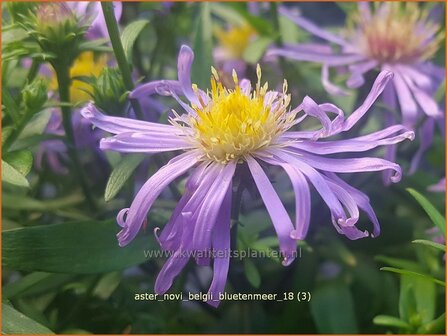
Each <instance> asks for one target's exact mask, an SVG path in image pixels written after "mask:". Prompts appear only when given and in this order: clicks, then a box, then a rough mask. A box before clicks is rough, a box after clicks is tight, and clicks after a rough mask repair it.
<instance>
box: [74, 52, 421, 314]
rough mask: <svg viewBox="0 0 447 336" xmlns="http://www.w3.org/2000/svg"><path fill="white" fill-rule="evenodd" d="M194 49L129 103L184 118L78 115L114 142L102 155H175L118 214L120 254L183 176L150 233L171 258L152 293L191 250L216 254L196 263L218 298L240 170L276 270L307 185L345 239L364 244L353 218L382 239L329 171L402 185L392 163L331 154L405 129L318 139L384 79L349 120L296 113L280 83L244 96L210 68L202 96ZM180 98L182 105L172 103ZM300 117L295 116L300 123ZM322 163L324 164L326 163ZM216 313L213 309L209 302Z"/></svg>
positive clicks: (329, 109)
mask: <svg viewBox="0 0 447 336" xmlns="http://www.w3.org/2000/svg"><path fill="white" fill-rule="evenodd" d="M193 59H194V54H193V52H192V50H191V49H190V48H189V47H187V46H182V48H181V50H180V53H179V57H178V80H160V81H154V82H149V83H146V84H144V85H141V86H140V87H138V88H137V89H136V90H134V91H133V92H132V93H131V94H130V97H131V98H138V97H144V96H146V95H147V94H148V95H152V94H153V93H154V92H155V93H158V94H160V95H164V96H172V97H173V98H174V99H175V100H176V101H177V102H178V104H179V105H180V106H181V107H182V108H183V109H184V111H185V113H182V114H178V113H177V112H175V117H174V118H171V119H170V122H171V125H166V124H159V123H152V122H145V121H138V120H131V119H127V118H120V117H111V116H107V115H105V114H103V113H101V112H100V111H99V110H98V109H97V108H96V107H95V106H94V105H93V104H90V105H88V106H86V107H85V108H84V109H83V110H82V115H83V116H84V117H85V118H87V119H88V120H89V121H90V122H91V123H92V124H93V125H95V126H96V127H98V128H100V129H103V130H105V131H107V132H109V133H112V134H115V135H114V136H112V137H108V138H104V139H102V140H101V142H100V148H101V149H103V150H114V151H118V152H123V153H134V152H142V153H159V152H167V151H183V153H181V154H178V155H177V156H176V157H174V158H173V159H172V160H171V161H169V162H168V163H167V164H166V165H165V166H164V167H162V168H160V169H159V170H158V171H157V172H156V173H155V174H154V175H152V177H150V178H149V180H148V181H147V182H146V183H145V184H144V185H143V187H142V188H141V190H140V191H139V192H138V194H137V195H136V196H135V199H134V201H133V202H132V204H131V206H130V208H126V209H123V210H121V211H120V212H119V214H118V216H117V222H118V224H119V225H120V226H121V227H122V230H121V231H120V232H119V233H118V241H119V245H120V246H126V245H127V244H129V243H130V242H131V241H132V240H133V239H134V238H135V236H136V235H137V234H138V232H139V231H140V229H141V227H142V225H143V223H144V222H145V220H146V217H147V214H148V212H149V211H150V209H151V207H152V205H153V204H154V201H155V200H156V199H157V197H158V196H159V195H160V193H161V192H162V191H163V189H165V188H166V187H167V186H168V184H169V183H171V182H172V181H174V180H175V179H177V178H178V177H180V176H182V175H184V174H186V173H187V172H188V171H191V174H190V176H189V177H188V178H187V182H186V186H185V192H184V194H183V196H182V198H181V200H180V201H179V203H178V204H177V206H176V208H175V210H174V212H173V214H172V216H171V218H170V220H169V222H168V223H167V224H166V226H165V227H164V228H163V230H162V231H161V233H160V234H159V235H158V237H157V238H158V241H159V243H160V245H161V247H162V248H163V249H165V250H169V251H171V252H172V253H173V254H172V256H171V257H170V258H169V259H168V260H167V261H166V263H165V265H164V266H163V268H162V270H161V271H160V273H159V275H158V277H157V280H156V283H155V291H156V292H157V293H165V292H166V291H167V290H169V288H170V287H171V285H172V282H173V281H174V278H175V277H176V276H177V275H178V274H179V273H180V272H181V270H182V269H183V268H184V266H185V265H186V264H187V262H188V260H189V259H190V256H191V254H188V253H192V252H197V251H201V252H206V251H217V252H220V253H221V254H219V253H216V254H215V255H214V258H211V257H209V256H208V257H203V258H200V257H197V254H196V262H197V263H198V264H199V265H207V264H210V263H211V261H213V272H214V276H213V280H212V283H211V287H210V289H209V293H212V294H213V297H214V298H216V297H218V293H219V292H223V290H224V288H225V283H226V278H227V273H228V267H229V251H230V222H231V221H230V215H231V203H232V178H233V176H234V174H235V172H236V168H237V167H238V166H239V165H246V166H247V167H248V170H249V171H250V173H251V175H252V177H253V180H254V183H255V185H256V186H257V188H258V190H259V193H260V195H261V198H262V200H263V202H264V204H265V206H266V208H267V211H268V213H269V214H270V218H271V220H272V222H273V226H274V229H275V231H276V233H277V236H278V240H279V246H280V252H281V255H282V257H283V258H284V259H283V264H284V265H289V264H290V263H291V262H292V261H293V258H294V255H296V254H295V253H294V252H295V251H296V247H297V240H302V239H304V238H305V237H306V234H307V231H308V228H309V224H310V210H311V197H310V185H313V186H314V187H315V189H316V190H317V192H318V193H319V194H320V196H321V197H322V198H323V200H324V202H325V203H326V204H327V206H328V207H329V210H330V213H331V217H332V223H333V225H334V226H335V228H336V230H337V231H338V232H339V233H341V234H344V235H346V236H347V237H348V238H350V239H358V238H363V237H367V236H368V235H369V233H368V231H362V230H360V229H358V228H357V227H356V223H357V222H358V220H359V216H360V210H362V211H364V212H365V213H366V215H367V216H368V218H369V219H370V221H371V222H372V224H373V225H372V226H373V227H372V230H371V231H372V233H371V236H373V237H375V236H377V235H378V234H379V233H380V227H379V222H378V219H377V217H376V215H375V214H374V211H373V209H372V207H371V205H370V203H369V199H368V197H367V196H366V195H365V194H364V193H362V192H361V191H360V190H357V189H355V188H354V187H352V186H350V185H348V184H347V183H346V182H344V181H343V180H342V179H341V178H339V177H338V176H337V175H336V173H357V172H371V171H383V170H391V171H393V173H394V174H393V176H392V180H393V182H398V181H399V180H400V179H401V168H400V167H399V165H397V164H395V163H393V162H390V161H387V160H383V159H380V158H375V157H366V156H361V157H351V158H336V157H334V156H333V155H332V154H339V153H360V152H364V151H367V150H371V149H374V148H376V147H379V146H388V145H392V144H396V143H399V142H401V141H403V140H405V139H412V138H413V136H414V134H413V132H412V131H410V130H409V129H407V128H406V127H405V126H402V125H394V126H391V127H389V128H386V129H384V130H380V131H377V132H374V133H371V134H368V135H363V136H359V137H356V138H350V139H347V140H333V141H331V140H323V141H322V139H325V138H328V137H331V136H333V135H338V134H341V133H344V132H346V131H348V130H349V129H351V128H352V127H353V126H354V125H355V124H356V123H357V122H358V120H359V119H361V118H362V117H363V115H364V114H365V113H366V112H367V111H368V109H369V108H370V107H371V106H372V104H373V103H374V102H375V101H376V99H377V97H378V96H379V95H380V94H381V92H382V91H383V89H384V88H385V86H386V85H387V83H388V82H389V80H390V79H391V78H392V74H391V73H390V72H387V71H385V72H382V73H381V74H380V75H379V76H378V78H377V79H376V81H375V83H374V85H373V87H372V89H371V92H370V93H369V95H368V96H367V98H366V99H365V101H364V102H363V104H361V106H359V107H358V108H357V109H356V110H355V111H354V112H353V113H352V114H351V115H350V116H349V117H347V118H346V117H345V114H344V112H343V111H342V110H340V109H339V108H338V107H336V106H335V105H333V104H329V103H323V104H317V103H316V102H315V101H313V100H312V99H311V98H310V97H306V98H305V99H304V101H303V103H302V104H300V105H299V106H298V107H297V108H295V109H290V108H289V103H290V95H289V94H288V93H287V83H286V82H284V86H283V90H282V92H277V91H269V90H268V88H267V85H263V86H261V83H260V78H261V69H260V67H259V66H258V68H257V75H258V82H257V83H256V85H255V87H254V88H253V89H252V86H251V84H250V82H249V81H248V80H245V79H244V80H241V81H239V79H238V77H237V75H236V73H235V72H233V81H234V88H233V89H227V88H226V87H224V86H223V85H222V82H221V81H220V78H219V76H218V74H217V72H216V71H215V70H214V69H212V73H213V77H212V79H211V90H210V91H208V92H204V91H202V90H200V89H199V88H198V87H197V86H196V85H193V84H192V83H191V79H190V70H191V65H192V62H193ZM180 95H181V96H183V97H185V98H186V99H187V102H185V101H184V100H182V99H181V98H180V97H179V96H180ZM299 114H302V115H301V116H299ZM306 118H316V119H317V120H318V121H319V122H321V128H319V129H317V130H314V131H305V130H292V128H294V129H295V128H296V127H299V125H300V123H301V122H302V121H303V120H304V119H306ZM328 156H329V157H328ZM263 165H272V166H279V167H281V168H283V169H284V171H285V172H286V174H287V175H288V176H289V178H290V180H291V182H292V186H293V190H294V193H295V197H296V218H295V223H294V222H293V221H292V220H291V218H290V217H289V215H288V213H287V211H286V209H285V207H284V205H283V204H282V202H281V200H280V198H279V196H278V194H277V193H276V191H275V189H274V187H273V185H272V184H271V182H270V181H269V178H268V176H267V174H266V172H265V171H264V168H262V166H263ZM209 303H210V304H212V305H214V306H217V305H218V304H219V302H218V301H210V302H209Z"/></svg>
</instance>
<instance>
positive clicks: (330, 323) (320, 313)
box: [310, 281, 358, 334]
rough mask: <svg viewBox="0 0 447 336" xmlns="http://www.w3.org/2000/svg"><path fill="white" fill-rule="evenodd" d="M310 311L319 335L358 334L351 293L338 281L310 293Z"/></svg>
mask: <svg viewBox="0 0 447 336" xmlns="http://www.w3.org/2000/svg"><path fill="white" fill-rule="evenodd" d="M310 311H311V313H312V317H313V319H314V321H315V324H316V325H317V330H318V332H319V333H322V334H357V333H358V327H357V324H356V316H355V312H354V302H353V299H352V294H351V291H350V290H349V288H348V286H347V285H346V284H344V283H342V282H340V281H336V282H331V283H327V284H324V285H321V286H319V287H317V288H316V290H315V291H314V292H313V293H312V299H311V300H310Z"/></svg>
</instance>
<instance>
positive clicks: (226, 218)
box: [207, 184, 232, 307]
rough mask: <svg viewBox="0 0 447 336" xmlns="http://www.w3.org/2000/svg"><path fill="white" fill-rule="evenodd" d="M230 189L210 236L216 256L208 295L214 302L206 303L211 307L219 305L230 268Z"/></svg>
mask: <svg viewBox="0 0 447 336" xmlns="http://www.w3.org/2000/svg"><path fill="white" fill-rule="evenodd" d="M231 189H232V188H231V184H230V186H229V188H228V189H227V193H226V195H225V198H224V200H223V202H222V206H221V207H220V211H219V215H218V216H217V222H216V225H215V229H214V231H213V236H212V244H213V251H214V252H215V254H216V255H215V257H214V264H213V280H212V282H211V285H210V288H209V290H208V294H212V296H213V298H214V300H212V301H211V300H208V301H207V303H208V304H210V305H212V306H213V307H217V306H218V305H219V303H220V302H219V301H217V300H215V299H216V298H218V297H219V294H220V293H223V291H224V290H225V283H226V282H227V275H228V268H229V266H230V258H229V257H230V221H231V192H232V190H231Z"/></svg>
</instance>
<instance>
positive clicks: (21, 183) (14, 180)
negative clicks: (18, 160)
mask: <svg viewBox="0 0 447 336" xmlns="http://www.w3.org/2000/svg"><path fill="white" fill-rule="evenodd" d="M2 181H3V182H6V183H9V184H12V185H14V186H18V187H24V188H29V182H28V180H27V179H26V178H25V176H23V175H22V174H20V173H19V172H18V171H17V170H16V169H15V168H14V167H13V166H11V165H10V164H9V163H7V162H5V161H3V160H2Z"/></svg>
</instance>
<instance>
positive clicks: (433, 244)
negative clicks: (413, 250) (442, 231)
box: [412, 239, 445, 252]
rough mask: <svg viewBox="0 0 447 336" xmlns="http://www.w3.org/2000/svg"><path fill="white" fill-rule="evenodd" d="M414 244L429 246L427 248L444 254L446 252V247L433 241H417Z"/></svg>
mask: <svg viewBox="0 0 447 336" xmlns="http://www.w3.org/2000/svg"><path fill="white" fill-rule="evenodd" d="M412 242H413V243H415V244H422V245H427V246H430V247H433V248H435V249H438V250H440V251H442V252H445V245H442V244H438V243H435V242H432V241H431V240H425V239H416V240H413V241H412Z"/></svg>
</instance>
